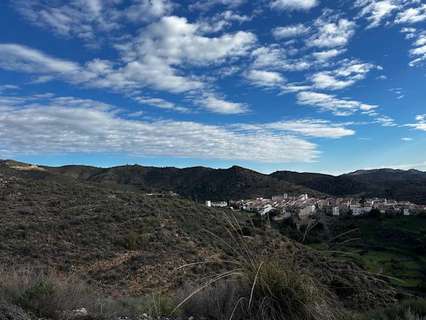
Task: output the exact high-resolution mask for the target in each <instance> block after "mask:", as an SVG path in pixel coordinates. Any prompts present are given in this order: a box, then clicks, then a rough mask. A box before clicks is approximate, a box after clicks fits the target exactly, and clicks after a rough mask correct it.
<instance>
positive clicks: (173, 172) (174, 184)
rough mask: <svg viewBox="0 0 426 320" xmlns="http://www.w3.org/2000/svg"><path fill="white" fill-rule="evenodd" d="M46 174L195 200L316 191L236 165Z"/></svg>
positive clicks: (80, 168)
mask: <svg viewBox="0 0 426 320" xmlns="http://www.w3.org/2000/svg"><path fill="white" fill-rule="evenodd" d="M44 168H45V169H46V170H47V171H48V172H51V173H55V174H61V175H65V176H68V177H72V178H76V179H79V180H84V181H89V182H95V183H103V184H109V185H124V186H127V187H128V188H131V189H137V190H143V191H174V192H176V193H178V194H180V195H182V196H184V197H187V198H191V199H193V200H197V201H204V200H231V199H243V198H253V197H261V196H263V197H270V196H272V195H275V194H279V193H285V192H287V193H310V194H319V192H317V191H314V190H311V189H309V188H306V187H304V186H300V185H295V184H293V183H290V182H287V181H281V180H278V179H275V178H274V177H272V176H269V175H265V174H261V173H258V172H255V171H252V170H249V169H245V168H241V167H238V166H234V167H231V168H229V169H211V168H205V167H192V168H185V169H177V168H170V167H166V168H156V167H143V166H138V165H132V166H120V167H113V168H106V169H100V168H94V167H84V166H65V167H59V168H50V167H44Z"/></svg>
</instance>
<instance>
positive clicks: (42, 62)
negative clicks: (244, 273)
mask: <svg viewBox="0 0 426 320" xmlns="http://www.w3.org/2000/svg"><path fill="white" fill-rule="evenodd" d="M0 54H1V56H2V59H1V60H0V66H1V67H2V68H4V69H8V70H19V71H23V72H37V73H58V74H70V73H77V72H80V71H81V70H80V66H79V65H78V64H76V63H73V62H70V61H66V60H61V59H57V58H53V57H51V56H48V55H46V54H44V53H42V52H40V51H37V50H34V49H31V48H28V47H25V46H22V45H18V44H0Z"/></svg>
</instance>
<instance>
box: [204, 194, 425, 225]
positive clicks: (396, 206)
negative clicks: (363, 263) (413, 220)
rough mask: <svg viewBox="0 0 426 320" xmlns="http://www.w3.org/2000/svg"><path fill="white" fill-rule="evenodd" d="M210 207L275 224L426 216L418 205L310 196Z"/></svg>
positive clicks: (379, 199) (225, 203)
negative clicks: (331, 218)
mask: <svg viewBox="0 0 426 320" xmlns="http://www.w3.org/2000/svg"><path fill="white" fill-rule="evenodd" d="M205 204H206V206H208V207H221V208H224V207H229V208H231V209H233V210H241V211H246V212H251V213H256V214H258V215H259V216H261V217H265V216H268V217H271V218H272V219H273V220H274V221H284V220H287V219H298V220H307V219H309V218H312V217H315V216H319V215H323V214H326V215H329V216H335V217H339V216H366V215H368V214H370V213H371V212H376V213H380V214H381V215H384V216H396V215H404V216H411V215H418V214H422V213H426V205H423V206H422V205H416V204H414V203H411V202H408V201H395V200H388V199H383V198H371V199H370V198H353V197H345V198H335V197H328V198H316V197H311V196H309V195H308V194H301V195H292V196H291V195H288V194H282V195H276V196H273V197H272V198H270V199H269V198H256V199H247V200H238V201H229V202H226V201H219V202H212V201H206V203H205Z"/></svg>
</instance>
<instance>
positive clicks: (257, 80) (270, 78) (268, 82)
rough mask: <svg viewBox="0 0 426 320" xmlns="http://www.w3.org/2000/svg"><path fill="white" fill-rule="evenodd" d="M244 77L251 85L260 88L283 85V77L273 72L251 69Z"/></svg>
mask: <svg viewBox="0 0 426 320" xmlns="http://www.w3.org/2000/svg"><path fill="white" fill-rule="evenodd" d="M245 76H246V78H247V79H248V80H249V81H250V82H251V83H252V84H254V85H257V86H261V87H277V86H282V85H283V84H284V83H285V79H284V77H283V76H282V75H281V74H280V73H278V72H275V71H265V70H255V69H252V70H249V71H248V72H247V73H246V74H245Z"/></svg>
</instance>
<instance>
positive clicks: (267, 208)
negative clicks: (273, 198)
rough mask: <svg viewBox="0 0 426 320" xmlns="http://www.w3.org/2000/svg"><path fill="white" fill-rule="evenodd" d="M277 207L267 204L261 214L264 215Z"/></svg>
mask: <svg viewBox="0 0 426 320" xmlns="http://www.w3.org/2000/svg"><path fill="white" fill-rule="evenodd" d="M274 209H275V208H274V207H273V206H272V205H270V204H267V205H266V206H264V207H263V208H262V209H261V210H260V211H259V214H260V215H261V216H262V217H263V216H264V215H266V214H268V213H269V212H271V211H272V210H274Z"/></svg>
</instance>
